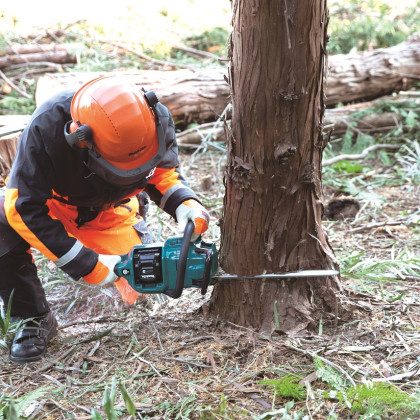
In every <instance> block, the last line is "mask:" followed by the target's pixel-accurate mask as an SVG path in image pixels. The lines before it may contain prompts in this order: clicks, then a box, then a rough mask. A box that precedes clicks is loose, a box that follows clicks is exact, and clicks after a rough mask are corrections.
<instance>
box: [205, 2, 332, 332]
mask: <svg viewBox="0 0 420 420" xmlns="http://www.w3.org/2000/svg"><path fill="white" fill-rule="evenodd" d="M327 21H328V11H327V6H326V1H325V0H302V1H300V2H290V1H287V0H285V1H284V2H267V1H265V0H255V1H253V2H243V1H240V0H236V1H235V2H234V4H233V22H234V23H233V34H232V42H231V63H230V86H231V94H232V107H233V108H232V130H231V133H230V134H229V138H228V140H227V143H228V162H227V172H226V194H225V199H224V216H223V219H222V220H221V231H222V238H221V250H220V261H221V266H222V268H223V269H224V270H225V271H226V272H228V273H234V274H238V275H256V274H263V273H265V272H267V273H284V272H291V271H296V270H303V269H328V268H331V267H332V265H333V264H334V263H335V259H334V255H333V252H332V250H331V248H330V246H329V244H328V241H327V238H326V236H325V234H324V232H323V230H322V226H321V213H322V207H321V195H322V191H321V157H322V149H323V147H324V141H323V137H322V117H323V112H324V103H323V87H324V85H323V80H324V72H325V67H326V65H325V64H326V61H325V45H326V29H327ZM339 289H340V284H339V280H338V278H316V279H309V278H304V279H294V280H293V279H292V278H289V279H288V280H287V281H273V280H268V279H265V280H264V281H260V280H230V281H220V282H219V283H217V284H216V285H215V288H214V292H213V295H212V299H211V302H210V306H209V310H210V312H212V313H213V314H216V315H218V316H220V317H222V318H223V319H225V320H229V321H231V322H233V323H235V324H240V325H243V326H249V327H252V328H256V329H259V330H263V331H266V332H272V331H273V330H274V329H275V328H277V329H279V330H280V331H282V332H284V333H287V334H292V335H293V334H297V333H299V332H300V331H302V330H305V329H308V328H309V329H311V328H314V327H315V326H316V325H317V324H318V321H319V318H320V316H321V314H322V313H324V319H325V313H331V312H333V313H335V312H336V311H337V309H338V300H337V291H339Z"/></svg>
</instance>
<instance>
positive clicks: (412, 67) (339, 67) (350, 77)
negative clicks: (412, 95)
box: [326, 36, 420, 105]
mask: <svg viewBox="0 0 420 420" xmlns="http://www.w3.org/2000/svg"><path fill="white" fill-rule="evenodd" d="M419 79H420V36H417V37H414V38H412V39H410V40H409V41H406V42H402V43H400V44H398V45H395V46H393V47H390V48H381V49H377V50H372V51H365V52H355V53H350V54H345V55H344V54H339V55H333V56H330V57H329V59H328V76H327V87H326V97H327V98H326V104H327V105H334V104H338V103H340V102H341V103H350V102H354V101H368V100H372V99H376V98H379V97H381V96H384V95H389V94H391V93H393V92H398V91H400V90H407V89H408V88H410V87H412V86H413V85H414V83H415V82H416V81H418V80H419Z"/></svg>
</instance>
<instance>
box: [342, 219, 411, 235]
mask: <svg viewBox="0 0 420 420" xmlns="http://www.w3.org/2000/svg"><path fill="white" fill-rule="evenodd" d="M402 224H404V221H403V220H394V221H389V222H379V223H370V224H368V225H364V226H359V227H357V228H353V229H349V230H346V233H356V232H362V231H364V230H370V229H375V228H377V227H381V226H398V225H402Z"/></svg>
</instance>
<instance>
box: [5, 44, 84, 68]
mask: <svg viewBox="0 0 420 420" xmlns="http://www.w3.org/2000/svg"><path fill="white" fill-rule="evenodd" d="M80 48H81V47H80V44H34V45H31V44H29V45H13V46H8V47H7V48H6V50H5V52H4V53H0V69H4V68H6V67H9V66H12V65H16V64H25V63H34V62H50V63H56V64H68V63H72V64H74V63H76V62H77V59H76V55H75V54H74V51H76V50H78V49H80Z"/></svg>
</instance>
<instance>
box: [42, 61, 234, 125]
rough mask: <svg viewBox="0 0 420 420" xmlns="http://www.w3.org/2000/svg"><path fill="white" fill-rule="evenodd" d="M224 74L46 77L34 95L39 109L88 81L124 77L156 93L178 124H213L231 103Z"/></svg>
mask: <svg viewBox="0 0 420 420" xmlns="http://www.w3.org/2000/svg"><path fill="white" fill-rule="evenodd" d="M224 73H225V70H224V69H222V68H210V69H204V70H198V71H193V70H187V69H183V70H174V71H160V70H144V71H137V72H124V73H121V72H117V73H107V72H95V73H60V74H46V75H44V76H42V77H40V78H39V80H38V83H37V88H36V93H35V100H36V104H37V105H38V106H39V105H40V104H41V103H42V102H44V100H46V99H47V98H48V97H50V95H52V94H54V93H56V92H58V91H60V90H63V89H73V90H77V89H78V88H79V87H80V86H82V85H83V84H84V83H86V82H88V81H89V80H91V79H93V78H95V77H99V76H103V75H107V74H118V75H121V74H124V75H127V76H129V77H130V78H131V79H132V81H133V82H134V83H135V84H136V85H138V86H139V87H144V88H145V89H146V90H149V89H153V90H154V91H155V92H156V94H157V95H158V97H159V99H160V101H161V102H162V103H163V104H164V105H165V106H167V107H168V108H169V109H170V111H171V113H172V116H173V118H174V120H175V121H177V122H178V123H182V124H183V125H188V124H189V123H191V122H206V121H214V120H216V119H217V118H218V115H220V114H221V113H222V112H223V110H224V109H225V107H226V105H227V104H228V102H229V93H230V91H229V85H228V84H227V83H226V80H225V79H224Z"/></svg>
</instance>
